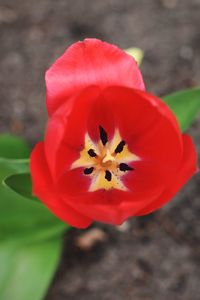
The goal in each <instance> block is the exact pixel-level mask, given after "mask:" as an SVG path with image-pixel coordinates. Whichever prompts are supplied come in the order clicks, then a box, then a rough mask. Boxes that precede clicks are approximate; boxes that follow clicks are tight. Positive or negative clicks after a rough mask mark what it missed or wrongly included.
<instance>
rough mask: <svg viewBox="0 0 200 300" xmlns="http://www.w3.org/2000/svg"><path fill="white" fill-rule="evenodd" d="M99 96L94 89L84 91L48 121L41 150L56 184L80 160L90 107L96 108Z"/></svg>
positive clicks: (96, 89)
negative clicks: (43, 149) (43, 148)
mask: <svg viewBox="0 0 200 300" xmlns="http://www.w3.org/2000/svg"><path fill="white" fill-rule="evenodd" d="M99 92H100V91H99V88H98V87H96V86H90V87H88V88H86V89H84V90H83V91H81V93H80V94H79V95H78V96H76V97H74V98H73V99H70V100H69V101H68V103H67V104H66V103H65V104H64V105H62V106H61V107H59V109H58V110H57V111H56V112H55V114H54V115H53V116H52V117H51V118H50V119H49V121H48V124H47V130H46V135H45V141H44V144H45V145H44V147H45V156H46V159H47V164H48V167H49V169H50V173H51V175H52V177H53V179H54V181H58V180H59V178H60V176H61V175H62V174H63V172H65V171H66V170H68V169H69V167H70V166H71V164H72V162H73V161H75V160H76V159H77V158H78V157H79V155H80V151H81V147H82V146H83V144H84V139H85V133H86V131H87V129H86V128H87V123H88V118H89V114H90V111H91V107H93V106H94V105H95V103H96V99H97V98H98V97H99ZM74 103H75V105H74Z"/></svg>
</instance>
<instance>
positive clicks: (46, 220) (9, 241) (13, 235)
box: [0, 158, 70, 300]
mask: <svg viewBox="0 0 200 300" xmlns="http://www.w3.org/2000/svg"><path fill="white" fill-rule="evenodd" d="M27 197H28V198H27ZM69 228H70V227H69V226H67V225H66V224H64V223H63V222H61V221H60V220H58V219H57V218H56V217H55V216H54V215H52V214H51V212H50V211H49V210H48V209H47V208H46V207H45V206H44V205H43V204H42V203H41V202H40V201H33V199H32V198H31V180H30V175H29V159H8V158H0V299H2V300H10V299H13V300H27V299H29V300H42V299H43V297H44V295H45V293H46V290H47V288H48V285H49V283H50V281H51V279H52V276H53V275H54V272H55V269H56V266H57V262H58V260H59V257H60V249H61V235H62V233H63V232H64V231H65V230H66V229H69Z"/></svg>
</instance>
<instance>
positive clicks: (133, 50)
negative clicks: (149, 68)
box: [125, 47, 144, 65]
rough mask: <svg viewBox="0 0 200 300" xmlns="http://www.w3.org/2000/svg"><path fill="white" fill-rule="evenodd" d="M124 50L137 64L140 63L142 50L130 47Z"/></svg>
mask: <svg viewBox="0 0 200 300" xmlns="http://www.w3.org/2000/svg"><path fill="white" fill-rule="evenodd" d="M125 52H126V53H127V54H129V55H131V56H132V57H133V58H134V59H135V60H136V61H137V63H138V65H141V63H142V60H143V57H144V52H143V51H142V50H141V49H139V48H134V47H132V48H128V49H126V50H125Z"/></svg>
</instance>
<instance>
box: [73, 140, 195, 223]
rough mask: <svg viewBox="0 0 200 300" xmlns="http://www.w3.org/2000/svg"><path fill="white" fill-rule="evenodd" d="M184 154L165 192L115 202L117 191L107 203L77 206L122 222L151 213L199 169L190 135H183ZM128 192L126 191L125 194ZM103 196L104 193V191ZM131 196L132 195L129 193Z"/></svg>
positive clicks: (100, 217)
mask: <svg viewBox="0 0 200 300" xmlns="http://www.w3.org/2000/svg"><path fill="white" fill-rule="evenodd" d="M183 143H184V154H183V159H182V162H181V164H180V167H179V169H178V170H177V171H176V172H175V173H174V174H171V185H170V186H168V188H167V189H166V190H165V191H164V192H162V193H161V192H159V190H158V191H157V193H156V191H154V194H153V193H152V194H151V195H150V194H149V195H143V197H142V199H140V201H138V199H136V198H135V197H134V193H132V201H130V200H129V201H121V202H119V203H115V204H114V203H113V198H116V196H117V191H113V197H112V193H110V198H109V201H108V202H107V203H105V202H104V201H102V204H100V203H99V202H98V203H97V202H95V199H93V200H94V204H93V205H92V203H90V204H83V203H82V204H81V203H80V202H76V208H77V209H78V210H79V211H81V212H82V213H84V214H85V215H87V216H88V217H91V216H92V217H93V218H94V219H95V220H97V221H101V222H106V223H111V224H116V225H118V224H121V223H122V222H124V221H125V220H126V219H127V218H128V217H131V216H140V215H144V214H148V213H151V212H153V211H155V210H156V209H158V208H160V207H161V206H163V205H164V204H166V203H167V202H168V201H170V200H171V199H172V197H173V196H174V195H175V194H176V193H177V192H178V191H179V190H180V188H181V187H182V186H183V185H184V184H185V183H186V182H187V180H189V178H190V177H191V176H192V175H193V174H194V173H195V172H196V171H197V155H196V152H195V148H194V145H193V143H192V140H191V138H190V137H189V136H187V135H183ZM122 193H123V192H118V196H119V197H120V195H121V196H122ZM125 194H127V193H124V195H125ZM102 196H103V193H102ZM129 197H131V195H129Z"/></svg>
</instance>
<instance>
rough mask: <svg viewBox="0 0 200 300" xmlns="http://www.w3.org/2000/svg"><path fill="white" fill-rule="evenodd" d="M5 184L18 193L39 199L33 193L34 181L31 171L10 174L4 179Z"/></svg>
mask: <svg viewBox="0 0 200 300" xmlns="http://www.w3.org/2000/svg"><path fill="white" fill-rule="evenodd" d="M4 184H6V185H7V186H8V187H9V188H10V189H12V190H13V191H15V192H16V193H17V194H19V195H21V196H23V197H26V198H28V199H32V200H35V201H37V198H36V197H34V196H33V195H32V181H31V175H30V174H29V173H22V174H13V175H11V176H8V177H7V178H6V179H5V180H4Z"/></svg>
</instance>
